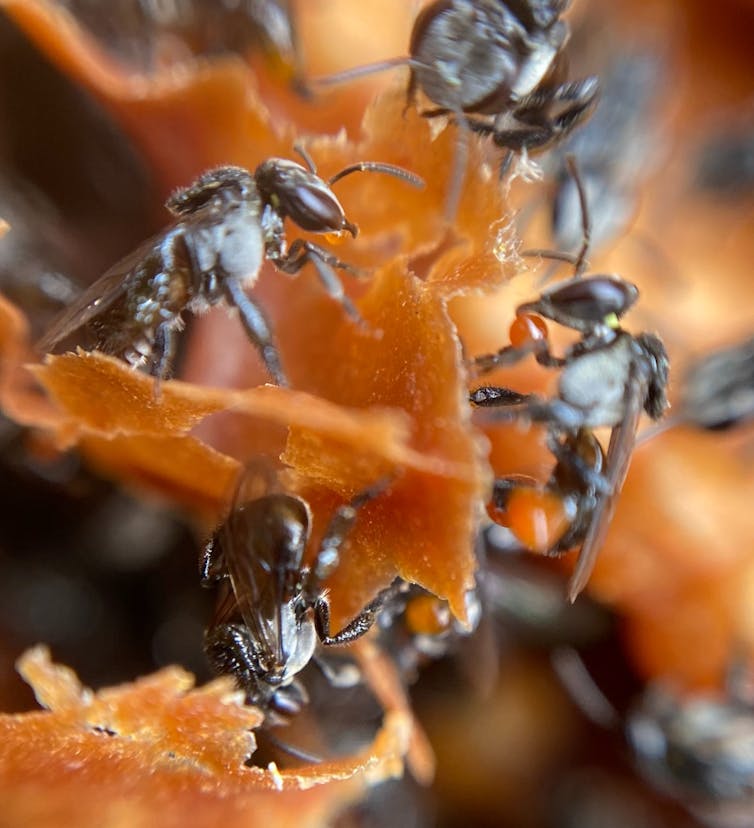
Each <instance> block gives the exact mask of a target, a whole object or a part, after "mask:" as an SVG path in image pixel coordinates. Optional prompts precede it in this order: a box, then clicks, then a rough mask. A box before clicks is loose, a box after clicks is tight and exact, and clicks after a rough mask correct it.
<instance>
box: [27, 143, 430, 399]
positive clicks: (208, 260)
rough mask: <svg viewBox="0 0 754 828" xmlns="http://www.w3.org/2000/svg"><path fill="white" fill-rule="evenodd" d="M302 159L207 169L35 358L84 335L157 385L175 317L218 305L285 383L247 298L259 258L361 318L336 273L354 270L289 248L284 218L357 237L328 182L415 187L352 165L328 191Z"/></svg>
mask: <svg viewBox="0 0 754 828" xmlns="http://www.w3.org/2000/svg"><path fill="white" fill-rule="evenodd" d="M302 155H303V156H304V159H305V160H306V161H307V164H308V165H309V168H308V169H307V168H305V167H303V166H301V165H300V164H297V163H295V162H294V161H289V160H287V159H283V158H271V159H269V160H267V161H265V162H263V163H262V164H260V165H259V166H258V167H257V168H256V170H255V171H254V172H253V173H251V172H249V171H248V170H245V169H243V168H241V167H218V168H217V169H213V170H209V171H208V172H206V173H204V174H203V175H201V176H199V178H197V180H196V181H195V182H194V183H193V184H192V185H191V186H189V187H187V188H186V189H183V190H178V191H177V192H176V193H175V194H174V195H173V196H171V198H170V199H168V201H167V203H166V206H167V208H168V210H170V212H171V213H173V215H174V216H176V221H175V222H174V223H173V224H172V225H171V226H170V227H168V228H167V230H165V231H164V232H163V233H161V234H160V235H159V236H156V237H155V238H152V239H150V240H148V241H146V242H145V243H144V244H143V245H142V246H141V247H139V248H138V249H137V250H135V251H134V252H133V253H131V254H130V255H129V256H126V258H124V259H122V260H121V261H120V262H118V264H116V265H114V266H113V267H112V268H110V270H108V271H107V272H106V273H105V275H104V276H102V277H101V278H100V279H98V280H97V281H96V282H95V283H94V284H93V285H92V286H91V287H90V288H88V290H86V291H85V292H84V293H83V294H82V295H81V296H80V297H79V299H78V300H77V301H76V302H74V303H73V304H72V305H71V307H69V308H68V310H67V311H66V312H65V313H63V314H62V316H61V317H60V318H59V319H58V320H57V321H56V322H55V323H54V324H53V326H52V327H51V328H50V330H49V331H48V332H47V334H46V336H45V337H44V338H43V339H42V340H41V342H40V343H39V345H38V348H39V350H40V351H42V352H48V351H50V350H52V349H53V348H54V347H55V346H56V345H58V344H59V343H60V342H61V341H63V340H65V339H67V338H68V337H69V336H70V335H71V334H74V333H75V332H76V331H78V330H79V329H82V328H86V329H87V330H88V331H90V332H91V333H92V334H93V335H94V336H93V338H94V342H93V347H95V348H97V349H99V350H101V351H104V352H105V353H109V354H114V355H116V356H122V357H124V358H125V359H126V360H127V361H128V362H130V363H131V364H132V365H142V364H144V363H146V364H147V365H148V367H149V370H150V372H151V373H152V374H154V375H155V377H157V379H158V380H159V379H163V378H165V377H167V376H168V375H169V372H170V367H171V362H172V358H173V355H174V353H175V349H176V334H177V333H178V332H179V331H180V330H181V329H182V327H183V319H182V313H183V311H184V310H189V311H191V312H194V313H196V312H202V311H204V310H206V309H207V308H209V307H210V306H211V305H215V304H217V303H219V302H222V301H223V300H224V301H226V302H227V303H228V304H229V305H231V306H234V307H236V308H237V309H238V311H239V313H240V318H241V322H242V324H243V326H244V328H245V330H246V333H247V334H248V336H249V338H250V339H251V341H252V343H253V344H254V345H255V346H256V347H257V349H258V350H259V352H260V354H261V356H262V358H263V360H264V363H265V365H266V367H267V370H268V371H269V373H270V375H271V376H272V378H273V379H274V380H275V382H277V383H278V384H280V385H285V384H287V381H286V377H285V373H284V372H283V369H282V367H281V365H280V359H279V357H278V352H277V348H276V347H275V344H274V341H273V336H272V331H271V330H270V326H269V324H268V323H267V320H266V319H265V316H264V314H263V313H262V311H261V309H260V308H259V307H258V306H257V305H256V303H254V302H253V301H252V300H251V299H250V298H249V297H248V296H247V295H246V293H245V289H246V288H248V287H251V286H252V285H253V284H254V282H255V281H256V279H257V276H258V275H259V271H260V268H261V266H262V263H263V262H264V260H265V259H268V260H269V261H271V262H272V263H273V264H274V265H275V267H276V268H277V269H278V270H281V271H283V272H284V273H296V272H298V271H299V270H300V269H301V268H302V267H303V266H304V265H305V264H306V263H307V262H311V263H312V264H313V265H314V266H315V268H316V269H317V273H318V275H319V277H320V279H321V280H322V283H323V284H324V286H325V289H326V290H327V292H328V293H329V294H330V295H331V296H332V297H333V298H334V299H337V300H338V301H339V302H341V304H342V305H343V307H344V308H345V310H346V311H347V312H348V313H349V315H350V316H351V317H352V318H354V319H356V320H358V319H359V316H358V313H357V311H356V309H355V308H354V306H353V305H352V304H351V302H350V301H349V299H348V298H347V297H346V296H345V295H344V292H343V286H342V284H341V282H340V279H339V278H338V276H337V275H336V273H335V270H334V268H340V269H342V270H347V271H353V268H352V267H350V266H349V265H348V264H346V263H345V262H342V261H340V260H339V259H337V258H336V257H335V256H333V255H332V254H331V253H329V252H328V251H327V250H325V249H324V248H322V247H319V246H318V245H316V244H313V243H312V242H310V241H305V240H303V239H297V240H295V241H294V242H293V244H292V245H291V246H290V248H289V247H288V245H287V241H286V236H285V228H284V222H285V219H286V218H290V219H291V221H293V222H294V223H295V224H297V225H298V226H299V227H301V228H302V229H303V230H307V231H310V232H314V233H343V232H347V233H350V234H351V235H352V236H356V233H357V227H356V225H354V224H352V223H351V222H349V221H348V220H347V218H346V216H345V213H344V211H343V208H342V207H341V205H340V203H339V202H338V200H337V198H336V197H335V195H334V193H333V192H332V190H331V185H332V184H333V183H334V182H335V181H338V180H339V179H340V178H342V177H343V176H345V175H348V174H350V173H352V172H357V171H374V172H383V173H388V174H390V175H394V176H397V177H399V178H402V179H404V180H405V181H407V182H408V183H410V184H412V185H415V186H421V180H420V179H418V178H417V177H416V176H414V175H412V174H411V173H408V172H407V171H405V170H402V169H400V168H398V167H393V166H391V165H389V164H378V163H375V162H361V163H358V164H353V165H350V166H349V167H346V168H345V169H344V170H342V171H341V172H340V173H338V174H337V175H335V176H334V177H333V178H331V179H330V180H329V182H328V181H325V180H324V179H322V178H320V177H319V176H318V175H317V174H316V171H315V169H314V166H313V164H312V163H311V161H310V159H309V157H308V155H306V154H305V153H303V151H302Z"/></svg>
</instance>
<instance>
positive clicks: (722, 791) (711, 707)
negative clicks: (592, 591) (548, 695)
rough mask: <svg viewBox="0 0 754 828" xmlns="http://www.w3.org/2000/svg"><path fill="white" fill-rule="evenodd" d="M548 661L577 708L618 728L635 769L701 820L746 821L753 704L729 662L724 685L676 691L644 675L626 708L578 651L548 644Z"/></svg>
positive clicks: (753, 757) (752, 767) (751, 793)
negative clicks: (710, 689)
mask: <svg viewBox="0 0 754 828" xmlns="http://www.w3.org/2000/svg"><path fill="white" fill-rule="evenodd" d="M552 664H553V668H554V670H555V672H556V674H557V676H558V678H559V680H560V681H561V683H562V684H563V687H564V689H565V690H566V692H567V693H568V694H569V696H570V697H571V699H572V701H573V702H574V703H575V704H576V706H577V707H578V708H579V709H580V710H581V712H582V713H583V714H584V715H585V716H586V717H587V718H589V719H590V720H591V721H592V722H594V723H595V724H597V725H599V726H601V727H604V728H607V729H610V730H613V731H616V732H622V734H623V735H624V737H625V739H626V741H627V743H628V747H629V748H630V750H631V753H632V755H633V758H634V761H635V763H636V765H637V768H638V770H639V772H640V773H641V774H642V775H643V776H644V778H645V779H646V780H647V782H649V784H650V785H652V787H653V788H655V789H656V790H659V791H660V792H662V793H664V794H666V795H669V796H671V797H673V798H674V799H676V800H677V801H678V802H680V803H681V804H682V805H683V806H684V807H685V808H686V809H687V810H689V811H691V812H692V813H693V814H694V815H695V816H697V817H698V818H700V819H701V820H702V822H703V823H704V824H705V825H710V826H720V828H723V826H724V827H725V828H730V826H734V825H735V826H739V825H740V826H743V825H750V824H751V821H752V820H751V817H752V814H753V813H754V703H753V702H752V695H751V687H750V685H749V681H748V679H747V677H746V676H745V675H744V673H745V671H746V667H745V665H744V664H743V663H740V662H735V663H734V664H733V665H732V667H731V669H730V670H729V671H728V672H729V674H728V677H727V682H726V687H725V690H724V691H723V692H720V693H714V694H713V693H711V692H699V691H695V692H686V693H680V692H678V691H676V690H674V689H672V688H671V687H669V686H667V685H665V684H663V683H661V682H660V681H654V682H651V683H650V684H649V685H648V686H647V687H645V688H644V690H643V692H642V693H641V695H640V696H639V697H638V698H637V699H636V700H635V701H634V702H633V703H631V705H630V706H629V708H628V710H627V711H626V712H619V711H618V709H616V707H615V706H614V705H613V703H612V701H611V700H610V699H608V697H607V696H606V695H605V694H604V693H603V691H602V689H601V688H600V687H599V686H598V685H597V683H596V682H595V680H594V678H593V677H592V675H591V673H590V671H589V669H588V668H587V666H586V664H585V662H584V660H583V659H582V657H581V655H580V654H579V653H578V652H577V651H576V650H575V649H573V648H571V647H565V648H562V649H558V650H555V651H554V652H553V654H552Z"/></svg>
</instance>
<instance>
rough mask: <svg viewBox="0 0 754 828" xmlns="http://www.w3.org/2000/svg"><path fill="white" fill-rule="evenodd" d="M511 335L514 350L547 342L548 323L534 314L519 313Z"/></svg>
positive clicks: (511, 328)
mask: <svg viewBox="0 0 754 828" xmlns="http://www.w3.org/2000/svg"><path fill="white" fill-rule="evenodd" d="M509 334H510V340H511V345H513V347H514V348H522V347H524V346H526V345H531V344H533V343H535V342H545V341H546V340H547V336H548V331H547V323H546V322H545V320H544V319H542V317H541V316H537V315H536V314H534V313H519V314H517V315H516V318H515V319H514V320H513V322H512V323H511V327H510V332H509Z"/></svg>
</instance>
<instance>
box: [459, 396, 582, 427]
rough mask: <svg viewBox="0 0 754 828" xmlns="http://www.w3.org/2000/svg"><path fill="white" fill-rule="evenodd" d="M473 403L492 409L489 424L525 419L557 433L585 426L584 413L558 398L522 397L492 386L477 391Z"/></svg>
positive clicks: (489, 411)
mask: <svg viewBox="0 0 754 828" xmlns="http://www.w3.org/2000/svg"><path fill="white" fill-rule="evenodd" d="M469 399H470V401H471V402H472V403H473V404H474V405H476V406H479V407H484V408H487V409H489V410H488V411H486V414H487V418H486V419H485V422H499V421H503V422H506V421H507V422H510V421H511V420H518V419H522V420H529V421H530V422H533V423H547V425H549V426H551V427H552V428H554V429H555V430H556V431H576V430H577V429H579V428H581V426H582V425H583V424H584V412H583V411H582V410H581V409H580V408H576V407H575V406H573V405H570V404H569V403H567V402H565V401H563V400H560V399H558V398H555V399H545V398H543V397H539V396H537V395H536V394H518V393H517V392H516V391H511V390H510V389H509V388H500V387H498V386H494V385H491V386H484V387H482V388H477V389H476V391H473V392H472V393H471V395H470V397H469Z"/></svg>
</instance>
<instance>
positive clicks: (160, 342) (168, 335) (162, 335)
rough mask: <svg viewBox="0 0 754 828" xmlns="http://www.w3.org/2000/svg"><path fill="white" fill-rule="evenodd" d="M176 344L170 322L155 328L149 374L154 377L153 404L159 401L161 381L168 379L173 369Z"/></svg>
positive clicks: (174, 331)
mask: <svg viewBox="0 0 754 828" xmlns="http://www.w3.org/2000/svg"><path fill="white" fill-rule="evenodd" d="M177 344H178V338H177V336H176V330H175V328H174V327H173V326H172V320H171V321H170V322H163V323H162V325H159V326H158V327H157V331H156V332H155V337H154V345H153V346H152V359H151V362H152V366H151V370H150V373H151V374H153V375H154V393H153V397H154V400H155V402H158V401H159V400H160V396H161V393H162V392H161V386H162V381H163V380H166V379H170V374H171V373H172V368H173V358H174V357H175V351H176V347H177Z"/></svg>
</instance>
